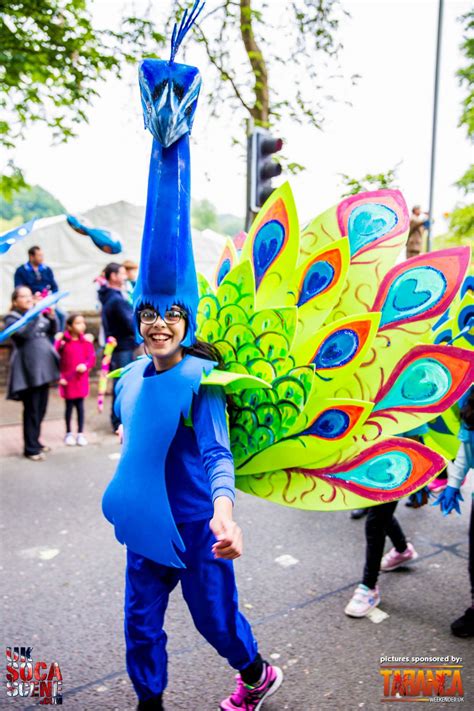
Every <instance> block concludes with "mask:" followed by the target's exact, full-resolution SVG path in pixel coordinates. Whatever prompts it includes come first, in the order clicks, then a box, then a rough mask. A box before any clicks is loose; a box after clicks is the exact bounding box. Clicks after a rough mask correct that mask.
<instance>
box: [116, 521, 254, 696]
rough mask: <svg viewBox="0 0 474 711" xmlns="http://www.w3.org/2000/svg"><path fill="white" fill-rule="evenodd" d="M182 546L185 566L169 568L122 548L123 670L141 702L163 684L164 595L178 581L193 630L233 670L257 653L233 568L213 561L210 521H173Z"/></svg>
mask: <svg viewBox="0 0 474 711" xmlns="http://www.w3.org/2000/svg"><path fill="white" fill-rule="evenodd" d="M178 529H179V532H180V534H181V537H182V538H183V541H184V543H185V545H186V551H185V552H184V553H181V554H180V555H181V557H182V560H183V562H184V564H185V565H186V568H168V567H166V566H164V565H159V564H158V563H155V562H154V561H152V560H149V559H148V558H144V557H143V556H139V555H136V554H135V553H132V552H131V551H130V550H128V551H127V571H126V585H125V642H126V650H127V671H128V674H129V676H130V679H131V680H132V684H133V686H134V688H135V691H136V693H137V696H138V698H139V699H140V700H142V701H146V700H147V699H149V698H151V697H153V696H157V695H158V694H160V693H161V692H162V691H163V690H164V689H165V688H166V685H167V681H168V675H167V661H168V660H167V654H166V640H167V637H166V633H165V631H164V630H163V622H164V617H165V612H166V608H167V605H168V599H169V595H170V593H171V591H172V590H173V589H174V588H175V587H176V585H177V584H178V582H180V583H181V589H182V592H183V597H184V599H185V601H186V604H187V606H188V608H189V611H190V613H191V616H192V618H193V622H194V624H195V626H196V629H197V630H198V632H200V633H201V634H202V636H203V637H204V638H205V639H206V640H207V641H208V642H209V644H211V645H212V646H213V647H214V649H215V650H216V651H217V652H218V654H220V655H221V657H224V658H225V659H227V661H228V662H229V664H230V665H231V666H232V667H234V668H235V669H238V670H241V669H245V667H247V666H248V665H249V664H251V663H252V662H253V661H254V660H255V658H256V656H257V654H258V648H257V642H256V640H255V638H254V636H253V634H252V630H251V628H250V625H249V623H248V622H247V620H246V619H245V617H244V616H243V615H242V614H241V613H240V612H239V608H238V599H237V588H236V584H235V577H234V567H233V563H232V561H230V560H222V559H215V558H214V556H213V554H212V550H211V547H212V545H213V543H214V542H215V538H214V535H213V534H212V532H211V530H210V528H209V521H208V520H205V521H193V522H190V523H184V524H179V525H178Z"/></svg>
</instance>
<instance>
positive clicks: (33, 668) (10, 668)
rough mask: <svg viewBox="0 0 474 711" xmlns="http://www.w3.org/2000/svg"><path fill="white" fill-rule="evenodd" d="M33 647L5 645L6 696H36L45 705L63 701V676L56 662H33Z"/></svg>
mask: <svg viewBox="0 0 474 711" xmlns="http://www.w3.org/2000/svg"><path fill="white" fill-rule="evenodd" d="M32 650H33V647H7V696H16V697H18V698H23V699H24V698H33V699H34V698H37V699H39V703H40V704H43V705H45V706H47V705H49V706H59V705H60V704H62V703H63V697H62V684H63V677H62V675H61V670H60V668H59V664H58V663H57V662H49V663H47V662H42V661H41V662H35V661H33V657H32V656H31V652H32Z"/></svg>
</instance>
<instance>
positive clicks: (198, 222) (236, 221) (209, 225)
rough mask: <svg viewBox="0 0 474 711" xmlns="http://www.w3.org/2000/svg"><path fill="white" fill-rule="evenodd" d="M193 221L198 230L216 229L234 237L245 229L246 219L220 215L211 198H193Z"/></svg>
mask: <svg viewBox="0 0 474 711" xmlns="http://www.w3.org/2000/svg"><path fill="white" fill-rule="evenodd" d="M191 223H192V226H193V227H194V228H195V229H196V230H214V232H218V233H219V234H221V235H228V236H229V237H233V236H234V235H235V234H237V233H238V232H240V231H241V230H242V229H243V224H244V220H243V218H240V217H236V216H235V215H218V214H217V210H216V208H215V205H213V204H212V202H210V201H209V200H193V202H192V207H191Z"/></svg>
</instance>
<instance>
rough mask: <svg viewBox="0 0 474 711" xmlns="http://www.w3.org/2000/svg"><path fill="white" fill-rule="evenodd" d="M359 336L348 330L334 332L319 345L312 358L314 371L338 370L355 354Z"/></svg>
mask: <svg viewBox="0 0 474 711" xmlns="http://www.w3.org/2000/svg"><path fill="white" fill-rule="evenodd" d="M358 348H359V336H358V335H357V333H356V332H355V331H353V330H352V329H350V328H341V329H339V330H338V331H334V333H331V335H330V336H328V337H327V338H326V340H325V341H323V342H322V344H321V345H320V347H319V349H318V352H317V353H316V355H315V357H314V358H313V362H314V363H315V365H316V369H318V370H320V369H324V368H339V367H340V366H342V365H345V364H346V363H348V362H349V361H350V360H352V358H353V357H354V356H355V354H356V353H357V350H358Z"/></svg>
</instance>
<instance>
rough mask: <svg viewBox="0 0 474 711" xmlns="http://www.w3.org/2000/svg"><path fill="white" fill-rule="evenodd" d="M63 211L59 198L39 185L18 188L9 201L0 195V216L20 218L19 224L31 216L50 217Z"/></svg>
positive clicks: (8, 218)
mask: <svg viewBox="0 0 474 711" xmlns="http://www.w3.org/2000/svg"><path fill="white" fill-rule="evenodd" d="M63 212H66V210H65V208H64V206H63V205H62V204H61V203H60V202H59V200H57V199H56V198H55V197H54V195H51V193H49V192H48V191H47V190H45V189H44V188H41V187H40V186H39V185H33V186H31V187H29V188H26V189H23V190H20V191H19V192H17V193H16V194H15V196H14V198H13V200H11V201H10V202H7V200H4V199H3V198H1V197H0V218H2V219H4V220H13V219H15V218H21V219H20V221H19V224H21V222H28V220H32V219H33V218H40V217H50V216H52V215H59V214H61V213H63Z"/></svg>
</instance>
